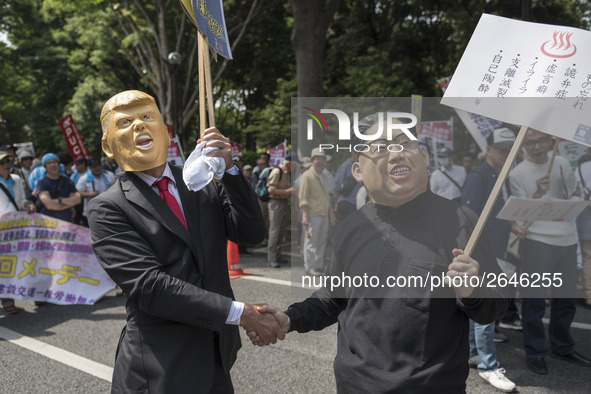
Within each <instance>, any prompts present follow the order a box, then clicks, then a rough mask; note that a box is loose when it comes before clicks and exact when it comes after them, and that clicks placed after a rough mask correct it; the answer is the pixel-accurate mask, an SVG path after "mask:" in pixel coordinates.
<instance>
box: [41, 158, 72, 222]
mask: <svg viewBox="0 0 591 394" xmlns="http://www.w3.org/2000/svg"><path fill="white" fill-rule="evenodd" d="M42 163H43V167H44V168H45V170H46V171H47V175H46V176H45V177H43V178H41V179H40V180H39V182H37V186H36V189H35V193H36V194H37V197H38V198H39V200H41V202H42V203H43V208H41V211H40V213H42V214H44V215H47V216H51V217H54V218H56V219H61V220H65V221H67V222H71V221H72V209H71V208H72V207H73V206H75V205H77V204H80V203H81V202H82V199H81V197H80V194H79V193H78V191H77V190H76V185H74V182H72V180H71V179H69V178H68V177H66V176H65V175H62V174H60V162H59V157H58V156H57V155H56V154H54V153H48V154H46V155H45V156H43V159H42Z"/></svg>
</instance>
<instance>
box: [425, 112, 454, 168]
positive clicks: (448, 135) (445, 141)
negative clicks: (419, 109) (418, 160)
mask: <svg viewBox="0 0 591 394" xmlns="http://www.w3.org/2000/svg"><path fill="white" fill-rule="evenodd" d="M419 141H421V142H422V143H423V144H425V145H427V146H428V147H429V158H430V160H431V164H430V167H431V168H439V164H438V163H437V161H438V159H439V155H438V154H437V152H438V151H440V150H441V149H443V148H448V149H449V150H451V151H453V149H454V140H453V120H451V119H450V120H439V121H432V122H421V134H419Z"/></svg>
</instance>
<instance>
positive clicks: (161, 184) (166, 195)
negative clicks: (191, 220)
mask: <svg viewBox="0 0 591 394" xmlns="http://www.w3.org/2000/svg"><path fill="white" fill-rule="evenodd" d="M168 181H169V179H168V178H167V177H164V178H162V179H160V180H159V181H156V182H154V184H153V185H152V186H156V187H157V188H158V190H159V191H160V198H161V199H163V200H164V202H165V203H166V205H168V207H169V208H170V210H171V211H172V213H174V214H175V215H176V217H177V218H178V219H179V220H180V221H181V223H182V224H183V226H185V228H186V229H187V230H188V229H189V228H188V227H187V222H185V218H184V217H183V213H182V212H181V207H179V203H178V202H177V200H176V198H174V196H173V195H172V194H171V193H170V192H169V191H168Z"/></svg>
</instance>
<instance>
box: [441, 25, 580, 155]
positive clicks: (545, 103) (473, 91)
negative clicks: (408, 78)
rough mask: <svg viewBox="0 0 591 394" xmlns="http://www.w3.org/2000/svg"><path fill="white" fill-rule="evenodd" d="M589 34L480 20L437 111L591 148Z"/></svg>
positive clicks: (575, 30) (573, 30) (578, 31)
mask: <svg viewBox="0 0 591 394" xmlns="http://www.w3.org/2000/svg"><path fill="white" fill-rule="evenodd" d="M590 56H591V32H589V31H585V30H581V29H576V28H573V27H566V26H553V25H545V24H539V23H531V22H522V21H518V20H514V19H508V18H502V17H498V16H493V15H488V14H483V15H482V17H481V18H480V21H479V23H478V26H477V27H476V29H475V31H474V33H473V35H472V38H471V39H470V42H469V44H468V46H467V47H466V50H465V52H464V54H463V56H462V59H461V60H460V63H459V64H458V67H457V69H456V71H455V73H454V76H453V78H452V80H451V82H450V84H449V86H448V87H447V90H446V92H445V95H444V97H443V99H442V101H441V102H442V104H445V105H449V106H451V107H454V108H459V109H462V110H465V111H468V112H472V113H476V114H479V115H484V116H487V117H490V118H493V119H496V120H500V121H504V122H507V123H512V124H516V125H526V126H529V127H532V128H534V129H537V130H541V131H544V132H547V133H550V134H553V135H556V136H559V137H562V138H565V139H568V140H570V141H575V142H580V143H582V144H585V145H589V146H591V101H589V100H588V98H589V96H590V94H591V63H589V61H588V59H589V58H590Z"/></svg>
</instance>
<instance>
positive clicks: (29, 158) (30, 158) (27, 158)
mask: <svg viewBox="0 0 591 394" xmlns="http://www.w3.org/2000/svg"><path fill="white" fill-rule="evenodd" d="M25 160H33V158H32V157H23V158H22V159H21V161H25Z"/></svg>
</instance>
